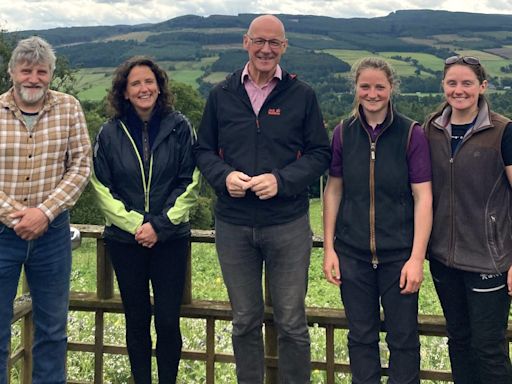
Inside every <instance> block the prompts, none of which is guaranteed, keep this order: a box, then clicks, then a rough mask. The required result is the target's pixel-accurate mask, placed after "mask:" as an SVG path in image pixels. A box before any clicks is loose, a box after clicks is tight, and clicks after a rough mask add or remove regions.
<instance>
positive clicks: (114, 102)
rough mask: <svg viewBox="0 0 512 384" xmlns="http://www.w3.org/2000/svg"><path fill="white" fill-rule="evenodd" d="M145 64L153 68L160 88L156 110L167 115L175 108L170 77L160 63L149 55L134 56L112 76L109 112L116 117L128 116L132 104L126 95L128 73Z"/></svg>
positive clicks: (109, 92)
mask: <svg viewBox="0 0 512 384" xmlns="http://www.w3.org/2000/svg"><path fill="white" fill-rule="evenodd" d="M141 65H144V66H146V67H148V68H149V69H151V71H152V72H153V73H154V74H155V78H156V82H157V84H158V88H159V90H160V94H159V95H158V98H157V100H156V105H155V110H157V111H158V112H159V113H160V114H162V115H165V114H167V113H169V112H171V111H172V110H173V101H174V98H173V95H172V93H171V91H170V90H169V86H168V83H169V78H168V77H167V73H166V72H165V71H164V70H163V69H162V68H160V67H159V66H158V64H157V63H156V62H155V61H154V60H153V59H152V58H151V57H148V56H133V57H130V58H129V59H127V60H126V61H125V62H124V63H122V64H121V65H119V66H118V67H117V68H116V70H115V71H114V75H113V78H112V87H111V88H110V90H109V91H108V96H107V97H108V110H109V114H110V115H111V116H112V117H114V118H120V117H122V116H126V113H127V112H128V109H129V108H130V106H131V103H130V101H129V100H126V99H125V97H124V92H125V91H126V85H127V83H128V75H129V74H130V71H131V70H132V69H133V67H137V66H141Z"/></svg>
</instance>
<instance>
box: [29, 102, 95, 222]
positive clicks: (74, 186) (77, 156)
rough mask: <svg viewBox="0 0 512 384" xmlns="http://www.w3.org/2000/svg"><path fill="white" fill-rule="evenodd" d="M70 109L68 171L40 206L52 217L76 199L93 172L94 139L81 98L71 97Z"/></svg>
mask: <svg viewBox="0 0 512 384" xmlns="http://www.w3.org/2000/svg"><path fill="white" fill-rule="evenodd" d="M69 113H70V120H71V122H72V124H71V126H70V127H69V138H68V148H67V153H66V156H67V160H66V172H65V173H64V175H63V177H62V180H61V181H60V182H59V184H58V185H57V186H56V187H55V190H54V191H53V192H52V193H51V194H50V195H49V196H48V198H47V199H46V200H45V201H43V202H42V203H41V204H39V206H38V208H40V209H41V210H42V211H43V212H44V214H45V215H46V216H47V217H48V219H49V220H50V221H52V220H53V219H54V218H55V217H57V216H58V215H59V214H60V213H61V212H62V211H64V210H65V209H68V208H71V207H72V206H73V205H74V204H75V203H76V201H77V200H78V198H79V197H80V194H81V193H82V191H83V190H84V188H85V186H86V184H87V182H88V181H89V176H90V173H91V142H90V140H89V132H88V131H87V124H86V122H85V116H84V113H83V111H82V107H81V106H80V103H79V102H78V100H76V99H74V98H72V99H71V101H70V112H69Z"/></svg>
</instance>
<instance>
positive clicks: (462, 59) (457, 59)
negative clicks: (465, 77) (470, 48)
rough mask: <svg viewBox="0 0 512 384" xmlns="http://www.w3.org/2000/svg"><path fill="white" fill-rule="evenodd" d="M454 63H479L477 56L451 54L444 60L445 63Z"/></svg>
mask: <svg viewBox="0 0 512 384" xmlns="http://www.w3.org/2000/svg"><path fill="white" fill-rule="evenodd" d="M456 63H466V64H469V65H480V60H479V59H478V57H473V56H451V57H449V58H447V59H446V60H445V61H444V64H445V65H452V64H456Z"/></svg>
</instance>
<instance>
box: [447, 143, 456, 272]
mask: <svg viewBox="0 0 512 384" xmlns="http://www.w3.org/2000/svg"><path fill="white" fill-rule="evenodd" d="M448 145H449V144H448ZM453 161H454V155H452V157H450V216H451V225H450V249H449V253H448V266H449V267H451V266H453V262H454V259H455V196H454V192H453V189H454V185H453Z"/></svg>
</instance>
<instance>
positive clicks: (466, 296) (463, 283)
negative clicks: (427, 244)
mask: <svg viewBox="0 0 512 384" xmlns="http://www.w3.org/2000/svg"><path fill="white" fill-rule="evenodd" d="M430 271H431V273H432V278H433V280H434V284H435V287H436V291H437V294H438V296H439V300H440V301H441V306H442V307H443V312H444V316H445V318H446V330H447V333H448V349H449V352H450V362H451V366H452V374H453V379H454V381H455V383H456V384H488V383H492V384H510V383H512V367H511V365H510V358H509V354H508V343H507V340H506V331H507V322H508V315H509V309H510V296H509V295H508V294H507V274H506V273H503V274H493V275H489V274H483V273H482V274H480V273H474V272H466V271H462V270H459V269H454V268H448V267H446V266H445V265H443V264H441V263H439V262H438V261H435V260H430Z"/></svg>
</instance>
